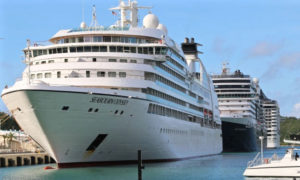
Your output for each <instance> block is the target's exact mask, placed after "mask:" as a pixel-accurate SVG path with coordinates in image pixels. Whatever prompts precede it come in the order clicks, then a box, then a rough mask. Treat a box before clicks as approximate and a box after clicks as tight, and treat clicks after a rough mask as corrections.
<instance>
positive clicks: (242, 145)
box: [222, 121, 258, 152]
mask: <svg viewBox="0 0 300 180" xmlns="http://www.w3.org/2000/svg"><path fill="white" fill-rule="evenodd" d="M222 131H223V132H222V135H223V152H253V151H257V150H258V141H257V139H258V138H257V135H256V133H257V132H256V129H255V128H254V127H251V128H249V127H246V125H242V124H237V123H230V122H225V121H222Z"/></svg>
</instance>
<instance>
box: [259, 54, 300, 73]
mask: <svg viewBox="0 0 300 180" xmlns="http://www.w3.org/2000/svg"><path fill="white" fill-rule="evenodd" d="M299 68H300V52H294V53H290V54H286V55H283V56H281V57H280V58H279V59H277V60H276V61H274V62H273V63H272V64H271V65H270V66H269V67H268V69H267V70H266V72H265V73H264V74H263V75H262V77H263V78H274V77H275V76H278V75H279V73H280V71H281V70H288V71H295V70H296V71H297V70H298V69H299Z"/></svg>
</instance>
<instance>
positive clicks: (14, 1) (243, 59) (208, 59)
mask: <svg viewBox="0 0 300 180" xmlns="http://www.w3.org/2000/svg"><path fill="white" fill-rule="evenodd" d="M118 2H119V1H118V0H51V1H46V0H26V1H22V0H0V90H2V89H3V88H4V86H5V85H9V86H11V85H13V83H14V82H15V80H16V79H17V78H20V77H21V75H22V72H23V70H24V68H25V65H24V63H23V62H22V61H23V58H24V56H23V54H22V49H23V48H25V47H26V40H27V39H30V40H31V42H40V41H47V40H48V39H49V38H50V37H51V36H53V35H54V34H55V33H56V32H57V31H59V30H61V29H70V28H78V27H79V25H80V23H81V21H83V20H84V21H85V22H86V24H87V25H89V24H90V23H91V20H92V12H91V11H92V6H93V5H96V9H97V20H98V23H99V24H101V25H104V26H109V25H111V24H114V22H115V21H116V20H118V17H117V16H113V15H112V12H111V11H109V10H108V9H109V8H111V7H115V6H117V5H118ZM138 3H139V5H141V6H152V7H153V8H152V10H151V12H152V13H153V14H155V15H157V16H158V18H159V20H160V23H162V24H164V25H165V26H166V27H167V29H168V34H169V36H170V37H171V38H173V39H174V40H175V41H176V42H177V43H181V42H183V40H184V38H185V37H194V38H195V41H196V42H198V43H201V44H203V46H202V47H200V48H199V50H200V51H203V52H204V54H202V55H200V58H201V59H202V61H203V63H204V65H205V66H206V70H207V71H208V72H209V73H211V74H217V73H220V72H221V68H222V63H224V62H227V63H229V67H230V69H231V71H232V72H233V71H235V70H237V69H240V70H241V71H242V72H243V73H244V74H247V75H250V76H251V77H255V78H258V79H259V83H260V87H261V88H262V89H263V91H264V93H265V94H266V95H267V97H268V98H270V99H274V100H277V101H278V103H279V106H280V112H281V115H284V116H296V117H300V90H299V89H300V13H299V9H300V1H298V0H276V1H275V0H263V1H262V0H244V1H236V0H185V1H177V0H173V1H170V0H151V1H149V0H148V1H146V0H139V1H138ZM147 13H148V10H141V11H140V15H139V22H142V19H143V17H144V16H145V15H146V14H147ZM0 111H7V109H6V107H5V105H4V104H3V102H2V100H0Z"/></svg>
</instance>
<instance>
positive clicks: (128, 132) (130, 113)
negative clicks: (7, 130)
mask: <svg viewBox="0 0 300 180" xmlns="http://www.w3.org/2000/svg"><path fill="white" fill-rule="evenodd" d="M2 99H3V101H4V102H5V104H6V105H7V107H8V109H9V110H11V111H12V114H13V115H14V117H15V118H16V120H17V122H18V124H19V125H20V126H21V127H22V129H23V130H24V131H25V133H27V134H29V135H30V136H31V137H32V138H33V139H34V140H35V141H37V142H38V143H39V144H40V145H41V146H42V147H43V148H44V149H45V150H46V151H47V152H48V153H49V154H50V155H51V156H52V157H53V158H54V159H55V160H56V162H57V163H58V166H59V167H61V168H64V167H83V166H96V165H109V164H124V163H126V164H128V163H135V162H136V160H137V150H142V154H143V160H145V161H146V162H147V161H148V162H160V161H174V160H180V159H186V158H193V157H200V156H208V155H215V154H219V153H220V152H222V137H221V129H214V128H209V127H202V126H201V125H200V124H196V123H193V122H188V121H183V120H178V119H175V118H171V117H166V116H160V115H155V114H149V113H147V110H148V106H149V103H150V101H148V100H146V99H142V98H134V97H127V96H121V95H116V93H111V94H108V93H107V90H106V92H105V93H101V90H99V92H97V93H95V92H93V93H90V92H82V91H81V92H76V91H72V92H67V91H60V90H53V89H52V90H51V89H43V90H39V89H34V90H32V89H31V90H30V89H26V90H24V89H23V90H16V91H11V92H6V93H5V94H3V95H2ZM96 109H97V110H96Z"/></svg>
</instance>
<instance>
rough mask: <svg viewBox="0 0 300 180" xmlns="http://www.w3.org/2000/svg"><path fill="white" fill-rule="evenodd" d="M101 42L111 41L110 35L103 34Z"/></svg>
mask: <svg viewBox="0 0 300 180" xmlns="http://www.w3.org/2000/svg"><path fill="white" fill-rule="evenodd" d="M103 42H111V36H103Z"/></svg>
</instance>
